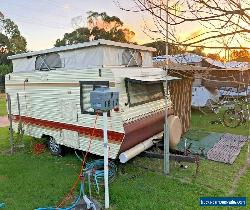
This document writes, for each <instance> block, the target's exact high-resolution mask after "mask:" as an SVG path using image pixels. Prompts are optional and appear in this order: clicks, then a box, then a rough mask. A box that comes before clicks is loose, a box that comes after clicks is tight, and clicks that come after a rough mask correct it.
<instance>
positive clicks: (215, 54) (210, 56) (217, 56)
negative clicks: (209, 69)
mask: <svg viewBox="0 0 250 210" xmlns="http://www.w3.org/2000/svg"><path fill="white" fill-rule="evenodd" d="M207 57H208V58H211V59H213V60H216V61H224V58H222V57H220V55H219V54H218V53H208V54H207Z"/></svg>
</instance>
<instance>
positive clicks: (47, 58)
mask: <svg viewBox="0 0 250 210" xmlns="http://www.w3.org/2000/svg"><path fill="white" fill-rule="evenodd" d="M55 68H62V61H61V58H60V55H59V54H58V53H50V54H44V55H38V56H37V58H36V64H35V69H36V70H41V71H48V70H51V69H55Z"/></svg>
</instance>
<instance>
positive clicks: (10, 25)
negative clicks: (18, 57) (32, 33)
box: [0, 18, 27, 54]
mask: <svg viewBox="0 0 250 210" xmlns="http://www.w3.org/2000/svg"><path fill="white" fill-rule="evenodd" d="M0 22H1V23H2V25H3V31H4V33H3V34H1V35H0V45H1V48H4V49H5V52H6V51H7V52H10V53H13V54H15V53H21V52H25V51H26V45H27V42H26V39H25V38H24V37H23V36H22V35H21V33H20V31H19V29H18V26H17V25H16V24H15V23H14V22H13V21H12V20H10V19H8V18H7V19H0Z"/></svg>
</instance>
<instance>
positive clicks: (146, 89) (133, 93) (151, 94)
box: [125, 78, 164, 106]
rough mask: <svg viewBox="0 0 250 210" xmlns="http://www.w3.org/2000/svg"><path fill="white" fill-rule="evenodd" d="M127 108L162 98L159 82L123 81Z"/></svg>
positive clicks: (162, 90) (161, 87) (160, 83)
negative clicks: (126, 96)
mask: <svg viewBox="0 0 250 210" xmlns="http://www.w3.org/2000/svg"><path fill="white" fill-rule="evenodd" d="M125 84H126V91H127V95H128V104H129V106H136V105H140V104H144V103H148V102H151V101H155V100H159V99H163V98H164V87H163V83H162V82H161V81H156V82H142V81H137V80H131V79H128V78H127V79H125Z"/></svg>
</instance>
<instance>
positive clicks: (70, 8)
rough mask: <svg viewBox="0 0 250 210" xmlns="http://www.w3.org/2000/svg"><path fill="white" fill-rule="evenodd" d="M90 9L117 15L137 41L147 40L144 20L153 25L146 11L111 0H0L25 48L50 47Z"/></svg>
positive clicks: (185, 32) (126, 0) (188, 29)
mask: <svg viewBox="0 0 250 210" xmlns="http://www.w3.org/2000/svg"><path fill="white" fill-rule="evenodd" d="M120 2H121V4H122V5H123V6H124V7H126V8H130V7H131V6H133V3H132V0H120ZM90 10H92V11H96V12H107V14H108V15H110V16H111V15H115V16H118V17H119V18H120V19H121V20H122V21H123V22H124V23H125V26H126V27H129V28H130V29H131V30H133V31H134V32H135V33H136V36H135V38H134V41H136V42H138V43H140V44H142V43H145V42H149V41H151V40H150V38H149V37H148V36H147V35H145V33H144V32H143V26H144V21H145V20H146V22H147V23H148V24H149V25H150V24H152V25H153V23H152V20H151V17H150V15H147V14H145V13H133V12H126V11H122V10H120V9H119V8H118V7H117V6H116V5H115V4H114V1H113V0H105V1H104V0H39V1H37V0H19V1H17V0H0V11H1V12H2V13H3V14H4V15H5V17H8V18H10V19H12V20H13V21H14V22H15V23H16V24H17V25H18V26H19V29H20V31H21V33H22V35H23V36H24V37H25V38H26V39H27V42H28V50H40V49H46V48H51V47H53V45H54V44H55V41H56V39H58V38H62V37H63V35H64V33H66V32H71V31H73V30H74V28H73V26H72V22H71V20H72V18H75V17H78V16H82V18H83V19H84V20H86V17H87V14H86V12H87V11H90ZM199 30H201V28H200V27H199V26H198V25H194V24H189V25H188V26H187V25H186V26H184V27H182V28H181V29H179V31H178V35H179V36H180V37H188V36H189V35H190V34H191V33H193V32H195V31H199Z"/></svg>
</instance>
